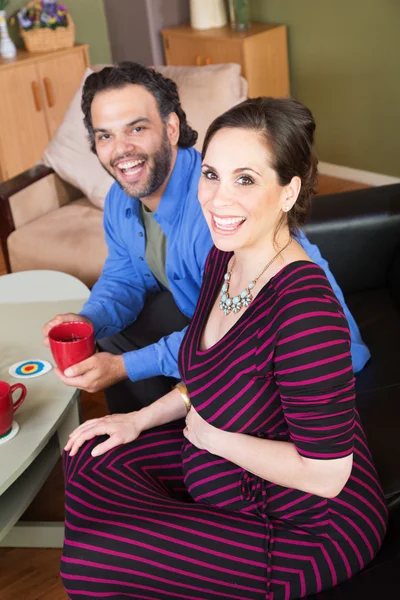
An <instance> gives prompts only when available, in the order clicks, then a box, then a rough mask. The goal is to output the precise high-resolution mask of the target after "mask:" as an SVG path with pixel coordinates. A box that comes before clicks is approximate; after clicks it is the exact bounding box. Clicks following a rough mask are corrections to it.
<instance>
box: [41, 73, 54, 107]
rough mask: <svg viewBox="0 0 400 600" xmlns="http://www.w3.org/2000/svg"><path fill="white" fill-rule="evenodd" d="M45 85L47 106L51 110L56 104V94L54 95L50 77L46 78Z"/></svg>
mask: <svg viewBox="0 0 400 600" xmlns="http://www.w3.org/2000/svg"><path fill="white" fill-rule="evenodd" d="M43 83H44V89H45V90H46V96H47V104H48V105H49V107H50V108H51V107H52V106H54V104H55V102H54V94H53V85H52V83H51V79H50V78H49V77H45V78H44V79H43Z"/></svg>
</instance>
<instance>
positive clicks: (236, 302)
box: [219, 237, 292, 315]
mask: <svg viewBox="0 0 400 600" xmlns="http://www.w3.org/2000/svg"><path fill="white" fill-rule="evenodd" d="M291 241H292V238H291V237H290V238H289V241H288V243H287V244H285V246H284V247H283V248H281V250H279V252H277V254H275V256H274V257H273V258H272V259H271V260H270V261H269V263H268V264H267V266H266V267H264V268H263V270H262V271H261V273H260V274H259V275H258V276H257V277H256V278H255V279H253V280H252V281H250V283H249V285H248V286H247V288H244V290H243V291H242V292H241V293H240V294H239V295H238V296H234V297H233V298H231V297H230V296H229V283H230V279H231V275H232V271H233V268H234V266H235V264H236V258H235V257H234V258H233V261H232V266H231V268H230V269H229V271H227V272H226V273H225V275H224V283H223V284H222V288H221V292H220V296H221V300H220V303H219V307H220V309H221V310H222V311H223V313H224V315H229V313H230V312H231V311H232V312H233V313H235V314H236V313H238V312H239V311H240V310H241V309H242V308H243V307H245V308H247V307H248V306H249V304H250V302H251V301H252V300H253V296H252V295H251V290H252V289H253V288H254V286H255V285H256V283H257V281H258V280H259V279H260V277H261V275H263V274H264V273H265V271H266V270H267V269H268V267H270V266H271V265H272V263H273V262H274V261H275V260H276V259H277V258H278V256H280V255H281V254H282V252H283V251H284V250H286V248H287V247H288V246H289V244H290V242H291Z"/></svg>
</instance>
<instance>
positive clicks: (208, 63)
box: [204, 56, 212, 65]
mask: <svg viewBox="0 0 400 600" xmlns="http://www.w3.org/2000/svg"><path fill="white" fill-rule="evenodd" d="M204 64H205V65H212V60H211V58H210V57H209V56H207V58H206V60H205V61H204Z"/></svg>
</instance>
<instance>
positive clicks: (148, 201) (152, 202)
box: [140, 148, 178, 212]
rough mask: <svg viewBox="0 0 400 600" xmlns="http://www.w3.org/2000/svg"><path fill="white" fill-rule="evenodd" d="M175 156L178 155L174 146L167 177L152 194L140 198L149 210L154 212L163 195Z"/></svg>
mask: <svg viewBox="0 0 400 600" xmlns="http://www.w3.org/2000/svg"><path fill="white" fill-rule="evenodd" d="M177 156H178V148H174V149H173V150H172V160H171V168H170V170H169V173H168V177H166V179H165V181H164V183H163V184H162V185H161V186H160V187H159V188H158V189H157V190H156V191H155V192H154V193H153V194H150V195H149V196H145V197H144V198H140V201H141V202H143V204H144V205H145V207H146V208H147V209H148V210H149V211H150V212H156V210H157V208H158V206H159V204H160V202H161V198H162V197H163V194H164V192H165V190H166V188H167V185H168V182H169V180H170V177H171V175H172V171H173V170H174V167H175V163H176V157H177Z"/></svg>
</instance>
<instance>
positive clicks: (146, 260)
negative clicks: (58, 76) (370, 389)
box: [44, 62, 369, 413]
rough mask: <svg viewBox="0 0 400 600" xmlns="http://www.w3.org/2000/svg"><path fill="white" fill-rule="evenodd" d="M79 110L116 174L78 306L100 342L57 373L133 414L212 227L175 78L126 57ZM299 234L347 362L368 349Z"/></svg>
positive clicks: (169, 349)
mask: <svg viewBox="0 0 400 600" xmlns="http://www.w3.org/2000/svg"><path fill="white" fill-rule="evenodd" d="M82 109H83V112H84V116H85V118H84V120H85V125H86V128H87V130H88V133H89V140H90V144H91V149H92V151H93V152H94V153H95V154H97V156H98V158H99V160H100V162H101V164H102V165H103V167H104V168H105V169H106V170H107V171H108V172H109V173H110V175H112V177H113V178H114V179H115V183H114V184H113V186H112V187H111V189H110V192H109V193H108V195H107V198H106V202H105V208H104V229H105V236H106V241H107V244H108V258H107V260H106V262H105V265H104V268H103V271H102V274H101V276H100V279H99V280H98V282H97V283H96V285H95V286H94V288H93V290H92V293H91V295H90V298H89V300H88V302H86V304H85V305H84V307H83V309H82V312H81V313H80V315H74V314H64V315H57V316H56V317H55V318H54V319H52V320H51V321H50V322H49V323H47V324H46V325H45V327H44V335H45V343H46V344H48V339H47V334H48V331H49V330H50V328H51V327H52V326H54V325H56V324H57V323H61V322H63V321H71V320H77V319H79V320H84V321H87V322H90V323H92V324H93V326H94V330H95V336H96V339H97V341H98V345H99V347H100V349H101V350H102V352H99V353H96V354H95V355H94V356H92V357H91V358H89V359H87V360H85V361H82V362H81V363H79V364H77V365H74V366H72V367H70V368H69V369H67V370H66V371H65V373H58V375H59V377H60V379H61V380H62V381H63V382H64V383H66V384H67V385H71V386H75V387H77V388H81V389H84V390H87V391H89V392H95V391H97V390H100V389H105V394H106V399H107V404H108V408H109V410H110V412H111V413H114V412H131V411H133V410H138V409H140V408H141V407H143V406H145V405H148V404H150V403H151V402H153V401H154V400H156V399H157V398H159V397H160V396H162V395H163V394H165V393H167V392H168V391H169V390H170V389H171V386H172V385H173V383H174V382H175V381H176V379H177V378H179V372H178V366H177V358H178V350H179V346H180V342H181V340H182V338H183V335H184V332H185V328H186V326H187V324H188V323H189V321H190V318H191V317H192V315H193V313H194V309H195V306H196V302H197V299H198V295H199V291H200V286H201V279H202V273H203V269H204V264H205V260H206V258H207V254H208V252H209V250H210V248H211V245H212V242H211V236H210V233H209V230H208V227H207V224H206V222H205V220H204V218H203V215H202V213H201V209H200V205H199V202H198V200H197V184H198V180H199V177H200V173H201V158H200V154H199V153H198V152H197V151H196V150H194V149H193V147H192V146H193V145H194V144H195V142H196V139H197V134H196V133H195V132H194V131H193V130H192V129H191V128H190V126H189V125H188V123H187V120H186V115H185V113H184V111H183V110H182V107H181V105H180V101H179V95H178V91H177V87H176V85H175V83H174V82H172V81H171V80H169V79H166V78H165V77H163V76H162V75H161V74H159V73H157V72H155V71H153V70H152V69H148V68H146V67H143V66H142V65H139V64H136V63H130V62H124V63H121V64H119V65H117V66H114V67H106V68H105V69H103V70H102V71H100V72H99V73H94V74H92V75H90V76H89V77H88V79H87V80H86V82H85V86H84V90H83V96H82ZM301 243H302V245H303V247H304V249H305V250H306V252H307V253H308V255H309V256H310V258H311V259H312V260H314V261H315V262H316V263H317V264H319V265H320V266H322V267H323V268H324V270H325V272H326V274H327V276H328V278H329V280H330V282H331V285H332V287H333V289H334V291H335V293H336V295H337V297H338V299H339V301H340V302H341V303H342V305H343V307H344V310H345V313H346V317H347V319H348V321H349V325H350V329H351V335H352V355H353V364H354V369H355V370H359V369H361V368H362V367H363V366H364V364H365V362H366V361H367V360H368V358H369V352H368V349H367V348H366V347H365V345H364V344H363V342H362V340H361V337H360V334H359V331H358V329H357V326H356V324H355V322H354V319H353V318H352V316H351V314H350V313H349V311H348V309H347V307H346V305H345V303H344V299H343V295H342V293H341V291H340V289H339V287H338V286H337V284H336V282H335V280H334V277H333V275H332V274H331V273H330V271H329V269H328V266H327V263H326V261H324V259H323V258H322V257H321V255H320V253H319V250H318V248H317V247H316V246H313V245H312V244H310V242H309V241H308V240H307V238H306V237H305V236H303V235H302V236H301Z"/></svg>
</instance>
